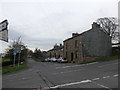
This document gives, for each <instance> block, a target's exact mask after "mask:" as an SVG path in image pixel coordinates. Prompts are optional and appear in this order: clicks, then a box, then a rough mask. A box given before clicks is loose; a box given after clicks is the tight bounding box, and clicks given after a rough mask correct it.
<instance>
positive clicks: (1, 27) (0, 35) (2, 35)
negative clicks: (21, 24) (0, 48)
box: [0, 20, 8, 42]
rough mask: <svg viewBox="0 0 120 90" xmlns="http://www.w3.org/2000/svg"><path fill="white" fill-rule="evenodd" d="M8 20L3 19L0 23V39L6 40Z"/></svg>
mask: <svg viewBox="0 0 120 90" xmlns="http://www.w3.org/2000/svg"><path fill="white" fill-rule="evenodd" d="M7 26H8V21H7V20H4V21H3V22H1V23H0V40H3V41H6V42H8V30H7Z"/></svg>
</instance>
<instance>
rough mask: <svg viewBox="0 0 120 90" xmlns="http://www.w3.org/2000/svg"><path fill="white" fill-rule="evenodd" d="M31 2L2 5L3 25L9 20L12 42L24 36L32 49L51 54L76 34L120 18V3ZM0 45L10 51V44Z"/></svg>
mask: <svg viewBox="0 0 120 90" xmlns="http://www.w3.org/2000/svg"><path fill="white" fill-rule="evenodd" d="M30 1H31V0H30ZM30 1H29V2H28V1H27V2H15V0H12V1H11V2H10V1H9V2H8V0H6V1H3V2H1V3H0V10H1V11H0V21H3V20H4V19H8V22H9V40H14V39H16V38H17V37H18V36H22V41H23V42H24V43H25V44H26V45H27V46H28V48H31V49H34V48H40V49H42V50H49V49H51V48H52V47H53V45H54V44H55V43H62V41H63V40H65V39H67V38H69V37H71V33H72V32H78V33H81V32H83V31H86V30H88V29H90V28H91V24H92V22H94V21H96V20H97V19H98V18H100V17H118V1H119V0H79V1H78V0H75V1H74V0H70V2H69V1H67V0H65V1H61V2H60V0H58V2H56V1H55V0H53V1H51V2H50V1H48V0H46V2H43V0H41V1H40V2H39V1H38V0H37V2H36V0H35V1H32V2H30ZM90 1H91V2H90ZM0 42H1V43H2V47H3V50H4V48H7V45H8V44H7V43H4V42H2V41H0Z"/></svg>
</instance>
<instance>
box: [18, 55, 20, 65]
mask: <svg viewBox="0 0 120 90" xmlns="http://www.w3.org/2000/svg"><path fill="white" fill-rule="evenodd" d="M19 62H20V53H19V57H18V67H19Z"/></svg>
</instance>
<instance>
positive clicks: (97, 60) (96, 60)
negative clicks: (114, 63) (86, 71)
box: [80, 56, 120, 64]
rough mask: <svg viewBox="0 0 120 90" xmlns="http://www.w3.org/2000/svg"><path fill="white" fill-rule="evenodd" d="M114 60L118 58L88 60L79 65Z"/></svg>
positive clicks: (118, 57)
mask: <svg viewBox="0 0 120 90" xmlns="http://www.w3.org/2000/svg"><path fill="white" fill-rule="evenodd" d="M116 59H120V56H109V57H100V58H97V59H95V60H90V61H88V62H83V63H80V64H87V63H92V62H102V61H110V60H116Z"/></svg>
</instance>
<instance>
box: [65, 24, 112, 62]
mask: <svg viewBox="0 0 120 90" xmlns="http://www.w3.org/2000/svg"><path fill="white" fill-rule="evenodd" d="M63 43H64V51H63V57H64V58H65V59H66V60H68V62H75V63H80V62H84V61H85V58H86V57H101V56H110V55H111V52H112V44H111V39H110V37H109V36H108V35H107V34H106V33H105V32H104V31H103V30H102V29H101V28H100V25H98V24H97V23H95V22H94V23H93V24H92V29H90V30H88V31H86V32H83V33H81V34H78V33H73V34H72V37H71V38H68V39H66V40H64V41H63Z"/></svg>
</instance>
